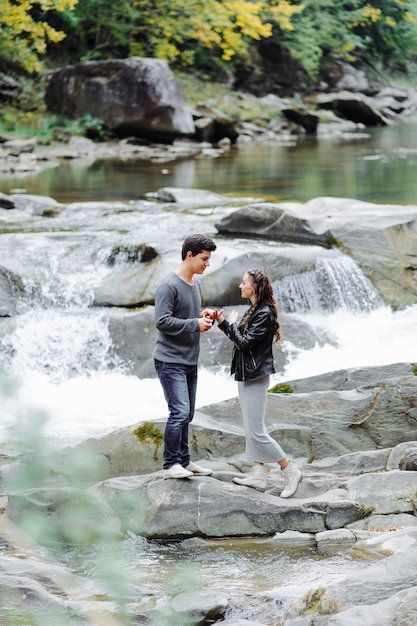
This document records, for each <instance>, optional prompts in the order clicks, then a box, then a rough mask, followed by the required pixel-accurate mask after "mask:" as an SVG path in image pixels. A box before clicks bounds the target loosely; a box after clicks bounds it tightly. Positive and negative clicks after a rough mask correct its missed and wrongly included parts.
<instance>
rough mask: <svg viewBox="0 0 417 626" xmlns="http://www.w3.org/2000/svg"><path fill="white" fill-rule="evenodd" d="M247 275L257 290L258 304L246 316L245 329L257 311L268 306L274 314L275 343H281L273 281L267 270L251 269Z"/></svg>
mask: <svg viewBox="0 0 417 626" xmlns="http://www.w3.org/2000/svg"><path fill="white" fill-rule="evenodd" d="M246 273H247V274H248V275H249V276H250V278H251V281H252V284H253V288H254V290H255V298H256V302H255V304H253V305H252V306H251V308H250V309H249V311H248V314H247V315H246V316H245V320H244V324H245V328H246V329H247V328H248V324H249V320H250V318H251V317H252V315H253V314H254V313H255V311H256V310H257V309H259V307H260V306H262V305H263V304H266V305H267V306H269V308H270V309H271V311H272V313H273V314H274V318H275V322H274V339H275V341H279V340H280V339H281V328H280V323H279V319H278V306H277V303H276V300H275V297H274V288H273V286H272V282H271V279H270V278H269V276H268V274H267V273H266V272H265V270H262V269H250V270H247V272H246Z"/></svg>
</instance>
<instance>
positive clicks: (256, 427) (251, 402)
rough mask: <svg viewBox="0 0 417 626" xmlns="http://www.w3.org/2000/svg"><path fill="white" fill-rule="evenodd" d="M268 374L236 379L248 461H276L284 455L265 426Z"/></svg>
mask: <svg viewBox="0 0 417 626" xmlns="http://www.w3.org/2000/svg"><path fill="white" fill-rule="evenodd" d="M268 387H269V376H265V378H260V379H259V380H253V381H242V382H241V381H238V383H237V389H238V394H239V402H240V407H241V409H242V417H243V427H244V429H245V437H246V456H247V457H248V459H249V460H250V461H258V462H259V463H276V462H277V461H281V460H282V459H283V458H284V457H285V456H286V455H285V452H284V451H283V449H282V448H281V446H280V445H279V444H278V443H277V442H276V441H275V440H274V439H272V437H271V436H270V435H269V434H268V433H267V430H266V427H265V409H266V397H267V392H268Z"/></svg>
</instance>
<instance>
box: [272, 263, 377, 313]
mask: <svg viewBox="0 0 417 626" xmlns="http://www.w3.org/2000/svg"><path fill="white" fill-rule="evenodd" d="M274 290H275V294H276V298H277V301H278V304H279V306H280V308H281V310H282V311H285V312H287V313H297V312H305V313H307V312H318V311H327V312H330V311H337V310H339V309H343V310H347V311H352V312H363V311H372V310H374V309H376V308H378V307H379V306H381V305H382V304H383V302H382V298H381V297H380V295H379V294H378V292H377V291H376V289H375V288H374V287H373V285H372V283H371V282H370V281H369V280H368V278H367V277H366V276H365V275H364V273H363V272H362V271H361V269H360V268H359V267H358V266H357V265H356V263H355V262H354V261H353V260H352V259H350V258H349V257H341V258H336V259H328V258H318V259H317V262H316V267H315V269H314V270H310V271H307V272H303V273H302V274H296V275H293V276H286V277H284V278H283V279H281V280H280V281H276V282H275V283H274Z"/></svg>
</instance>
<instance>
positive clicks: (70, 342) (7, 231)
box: [0, 125, 417, 626]
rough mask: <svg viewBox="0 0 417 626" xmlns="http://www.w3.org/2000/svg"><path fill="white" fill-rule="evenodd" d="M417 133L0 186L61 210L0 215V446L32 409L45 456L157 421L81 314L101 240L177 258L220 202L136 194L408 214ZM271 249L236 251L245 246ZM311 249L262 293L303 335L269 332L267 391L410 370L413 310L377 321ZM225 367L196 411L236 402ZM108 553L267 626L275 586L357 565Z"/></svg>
mask: <svg viewBox="0 0 417 626" xmlns="http://www.w3.org/2000/svg"><path fill="white" fill-rule="evenodd" d="M416 139H417V125H404V126H400V127H389V128H386V129H376V130H373V131H371V132H369V133H367V136H366V137H363V136H361V137H359V136H357V137H356V138H355V137H354V136H350V137H346V136H343V137H333V138H325V137H322V138H309V137H306V138H302V139H300V140H299V141H298V142H297V144H296V145H285V146H276V145H272V144H268V145H245V146H242V147H241V148H238V149H233V150H231V151H230V152H228V153H226V155H225V156H224V157H222V158H219V159H214V160H209V159H207V160H202V159H198V160H195V159H191V160H186V161H182V162H179V163H169V164H165V165H164V166H163V170H164V171H163V170H162V167H161V164H155V163H146V162H136V163H120V162H118V163H115V162H102V163H96V164H94V165H92V166H91V167H87V166H83V167H81V166H80V165H79V164H75V163H74V164H67V165H64V166H62V167H60V168H57V169H53V170H49V171H47V172H45V173H43V174H40V175H37V176H32V175H28V176H24V177H9V178H3V179H0V191H1V192H4V193H10V192H11V190H12V189H13V188H16V187H19V188H21V189H22V188H24V189H26V190H27V192H28V193H31V194H40V195H50V196H52V197H54V198H55V199H57V200H58V201H60V202H64V203H71V204H69V205H68V207H67V208H66V209H65V210H63V211H62V213H61V215H60V216H57V217H56V218H53V219H50V220H48V219H45V218H41V217H36V216H34V217H33V218H31V219H30V220H24V221H19V219H17V218H15V217H14V215H13V212H8V214H7V221H3V222H2V224H1V227H0V231H1V234H0V262H1V263H4V264H5V265H6V266H7V267H9V268H10V269H12V270H13V269H14V270H15V271H16V272H17V273H18V274H19V275H21V276H23V279H24V281H25V283H26V288H27V289H26V292H27V295H26V296H25V298H24V299H22V300H21V301H19V303H18V315H16V316H15V317H12V318H6V319H3V320H1V323H0V367H1V371H2V374H1V375H0V392H1V395H2V416H1V418H0V434H1V436H2V438H3V439H4V438H9V439H12V438H14V437H18V435H19V432H20V429H21V428H24V427H25V425H27V424H28V423H30V422H31V421H32V422H33V420H34V419H35V416H39V415H41V416H42V419H40V421H39V424H40V426H39V428H40V430H41V432H43V433H44V434H45V435H46V436H47V437H48V438H49V440H50V441H54V442H55V445H56V446H58V447H59V445H61V444H64V443H68V442H71V441H76V440H80V439H84V438H86V437H89V436H94V435H101V434H104V433H107V432H109V431H111V430H113V429H115V428H120V427H122V426H128V425H131V424H135V423H137V422H138V421H140V420H141V419H150V418H155V419H157V418H162V417H164V416H165V415H166V407H165V401H164V399H163V396H162V392H161V389H160V385H159V382H158V381H157V380H156V379H154V378H152V379H145V380H141V379H138V378H137V377H135V376H132V375H131V374H129V373H128V372H127V371H126V369H125V368H124V364H123V363H120V362H118V361H117V360H116V359H114V358H111V357H109V349H110V347H111V346H110V343H111V339H110V335H109V332H108V329H107V326H106V322H105V319H104V316H103V314H102V312H101V311H100V310H99V309H96V308H92V307H90V305H91V303H92V301H93V297H94V290H95V288H96V287H97V286H98V285H99V284H100V282H101V281H102V280H103V279H104V278H105V277H106V275H107V273H108V272H109V271H110V268H109V267H108V266H107V265H106V263H105V259H106V258H107V256H108V254H109V252H110V251H111V249H112V246H113V245H115V244H117V245H122V244H129V243H130V244H131V243H132V242H136V243H140V242H143V241H146V242H147V243H148V244H149V245H155V246H156V247H158V248H161V247H164V246H165V247H166V248H167V249H169V250H174V249H178V250H179V248H180V243H181V241H182V239H183V238H184V236H186V235H187V234H188V233H190V232H196V231H200V230H202V231H204V232H206V233H207V234H209V235H211V236H213V237H214V238H216V234H217V231H216V229H215V226H214V224H215V223H216V222H218V221H219V220H220V219H221V217H222V216H223V215H225V214H227V213H229V212H230V206H229V207H224V206H223V207H222V206H220V207H218V206H216V207H211V208H207V209H204V210H198V211H189V210H187V211H182V210H180V211H177V210H176V209H175V208H174V207H172V206H167V205H163V204H156V205H155V204H154V203H151V202H149V201H147V200H145V199H143V198H144V195H145V194H146V192H149V191H156V190H157V189H158V188H160V187H164V186H178V187H194V188H200V189H203V188H204V189H208V190H210V191H214V192H217V193H223V194H227V195H229V196H235V197H236V196H239V197H242V196H243V197H261V198H266V199H272V200H280V201H282V200H297V201H307V200H309V199H311V198H314V197H318V196H338V197H352V198H356V199H359V200H366V201H372V202H376V203H381V204H383V203H398V204H414V203H417V200H416V199H417V177H416V176H415V171H416V161H417V150H416V149H415V147H414V146H415V145H417V142H416ZM218 244H219V248H218V251H216V252H215V253H214V254H213V257H212V259H213V262H212V267H213V269H215V268H216V267H217V266H219V265H220V264H221V260H222V258H223V256H222V247H223V250H224V251H225V253H226V252H227V254H235V255H236V254H240V253H242V252H244V251H246V250H247V241H245V240H233V241H227V240H223V239H222V238H218ZM271 245H272V244H271V242H264V241H257V240H253V241H251V248H252V249H254V250H255V249H256V250H267V249H268V247H270V246H271ZM322 254H323V256H322V258H320V259H319V261H318V263H317V269H316V271H315V272H311V273H307V274H305V275H304V276H303V277H302V279H297V280H296V279H291V280H290V279H288V280H283V281H281V282H280V284H277V285H275V290H276V295H277V299H278V302H279V305H280V308H281V310H282V312H283V314H284V315H285V316H288V317H294V318H295V319H299V320H302V321H305V322H307V323H308V325H309V327H310V328H311V329H312V332H313V334H314V336H315V341H314V345H313V347H310V348H308V349H301V348H299V347H297V346H295V345H294V344H292V343H291V342H290V341H289V340H286V339H285V337H284V340H283V341H282V345H281V349H282V350H283V352H284V353H285V355H286V358H285V366H284V369H283V370H282V371H279V372H278V373H277V375H276V379H277V381H278V380H280V381H282V380H285V379H287V380H290V379H291V378H300V377H304V376H312V375H315V374H319V373H322V372H326V371H333V370H337V369H344V368H347V367H360V366H366V365H383V364H388V363H396V362H414V361H417V333H416V332H415V328H416V325H417V306H410V307H408V308H407V309H405V310H402V311H392V310H391V309H389V308H388V307H386V306H384V305H383V304H382V303H381V301H380V299H379V296H378V294H377V293H376V292H375V290H374V289H373V288H372V286H371V285H370V283H369V282H368V281H367V280H366V278H365V277H364V275H363V274H362V272H361V271H360V269H359V268H358V267H357V266H356V265H355V264H354V263H353V262H352V261H350V260H348V259H343V260H341V259H340V257H339V258H336V257H335V258H333V257H332V256H331V255H329V254H327V253H325V252H323V253H322ZM216 257H217V260H216ZM388 337H389V348H387V338H388ZM309 345H311V343H310V344H309ZM227 365H228V364H227ZM226 370H227V367H225V368H224V369H219V371H213V370H210V371H205V370H201V371H200V382H199V389H198V398H197V404H198V406H199V407H201V406H204V404H208V403H212V402H213V401H221V400H223V399H226V398H229V397H231V396H234V395H235V394H236V388H235V383H234V382H233V381H231V380H230V379H229V377H228V375H227V373H226ZM213 389H216V398H215V399H214V398H213V391H212V390H213ZM36 419H38V417H37V418H36ZM119 550H120V555H121V558H122V561H123V564H122V569H124V570H125V571H128V572H130V574H131V576H132V577H133V578H135V577H136V581H135V582H136V583H137V584H138V585H139V584H140V585H142V586H143V587H144V588H145V591H146V589H147V588H149V589H150V588H152V589H153V590H154V592H155V593H156V595H157V596H158V597H159V598H161V599H162V600H163V601H165V600H166V599H167V597H168V596H169V594H170V589H171V588H172V589H175V590H178V588H179V587H181V590H187V589H190V588H191V587H190V585H191V583H190V579H189V578H188V577H187V576H183V575H182V573H181V572H182V570H181V567H182V566H183V565H184V564H186V565H187V567H188V568H190V569H189V571H191V572H193V571H194V572H198V576H197V575H195V576H194V582H193V584H196V580H198V585H200V587H202V588H213V589H219V588H221V589H224V588H226V589H227V590H230V591H232V592H233V594H234V597H235V600H234V603H235V608H234V613H233V614H234V615H236V616H241V617H244V616H246V617H247V618H252V619H255V618H257V619H261V620H262V616H263V619H264V620H265V623H268V624H269V623H270V624H273V623H274V621H273V618H272V617H271V615H275V616H277V615H278V613H279V611H278V608H277V605H278V604H280V605H282V599H281V600H280V601H278V600H277V601H276V602H275V603H272V604H271V602H268V603H265V597H264V595H263V594H265V593H268V594H269V596H270V593H271V592H272V590H276V589H279V588H281V587H284V588H285V589H286V590H287V593H288V594H289V595H290V596H291V593H292V592H291V589H292V588H293V587H294V586H296V585H304V584H307V583H309V582H311V581H312V580H313V581H317V580H320V581H322V582H326V581H331V580H334V579H335V578H337V577H338V576H339V573H340V575H342V574H343V575H344V574H345V573H346V572H347V571H349V568H356V567H364V566H365V565H366V562H363V561H361V560H360V559H359V560H355V559H354V558H352V556H351V555H349V554H347V553H344V552H341V553H339V554H337V555H333V556H331V557H329V558H323V556H322V555H318V554H316V553H314V552H312V551H311V550H304V552H302V553H297V552H294V551H291V550H283V549H279V548H277V547H274V548H271V546H270V545H268V547H267V548H265V547H264V546H263V545H262V544H260V543H258V542H255V543H254V542H240V543H239V542H222V543H219V544H212V545H210V546H208V545H207V544H204V545H201V544H199V545H197V546H195V545H194V544H189V545H187V546H186V547H184V546H183V545H174V546H157V545H152V546H149V545H147V544H146V543H144V542H142V541H140V540H139V539H134V538H129V539H127V540H126V542H125V544H124V545H123V546H122V548H119ZM92 552H93V553H94V550H92ZM96 557H97V554H95V553H94V554H88V553H85V554H82V551H78V552H77V553H76V554H69V555H67V557H66V558H68V559H69V561H70V562H71V565H72V567H74V568H75V569H77V568H78V570H80V571H81V572H86V573H87V574H88V575H93V573H94V572H93V570H94V569H95V568H96V566H95V565H94V563H96V561H95V559H96ZM76 562H78V566H76V565H75V563H76ZM80 563H82V565H80ZM284 571H285V575H284V573H283V572H284ZM219 580H220V583H219ZM178 581H182V582H183V584H180V583H179V582H178ZM155 590H156V591H155ZM249 595H250V597H249ZM245 598H246V600H245ZM162 600H161V601H162ZM143 603H145V601H143ZM145 604H146V603H145ZM141 606H142V605H141ZM142 608H143V607H142ZM271 611H272V613H271ZM274 611H275V613H274ZM277 611H278V612H277ZM178 626H183V625H182V624H178Z"/></svg>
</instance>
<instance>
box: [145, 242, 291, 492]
mask: <svg viewBox="0 0 417 626" xmlns="http://www.w3.org/2000/svg"><path fill="white" fill-rule="evenodd" d="M216 248H217V246H216V244H215V243H214V241H213V240H212V239H209V238H208V237H205V236H204V235H201V234H194V235H190V236H189V237H187V238H186V239H185V240H184V242H183V245H182V251H181V258H182V261H181V263H180V264H179V266H178V267H177V269H176V270H175V272H172V273H171V274H170V275H169V276H168V277H167V278H166V279H165V281H164V282H163V283H162V284H161V285H160V286H159V287H158V289H157V292H156V295H155V325H156V329H157V335H156V343H155V350H154V363H155V371H156V373H157V375H158V378H159V380H160V382H161V385H162V389H163V392H164V396H165V400H166V402H167V405H168V411H169V416H168V421H167V424H166V428H165V434H164V474H165V476H166V477H167V478H187V477H190V476H193V475H200V476H208V475H210V474H212V470H210V469H206V468H203V467H201V466H199V465H197V464H196V463H194V462H192V461H191V459H190V453H189V446H188V430H189V428H188V427H189V424H190V422H191V420H192V419H193V415H194V410H195V399H196V391H197V377H198V357H199V349H200V333H202V332H206V331H208V330H210V328H211V327H212V325H213V324H214V323H215V322H217V323H218V325H219V328H220V330H222V331H223V332H224V333H225V335H226V336H227V337H228V338H229V339H230V340H231V341H232V342H233V345H234V350H233V358H232V364H231V374H232V375H234V378H235V380H236V381H237V385H238V396H239V403H240V407H241V411H242V418H243V426H244V430H245V440H246V456H247V457H248V459H250V460H251V461H252V463H253V465H252V469H251V471H250V472H249V474H247V475H245V476H243V477H242V478H240V477H236V478H234V479H233V482H235V483H237V484H238V485H243V486H245V487H251V488H253V489H256V490H257V491H261V492H264V491H265V489H266V486H267V480H268V472H269V468H268V467H267V464H268V463H269V464H270V463H278V465H279V466H280V468H281V470H282V473H283V476H284V478H285V486H284V490H283V491H282V493H281V497H282V498H289V497H291V496H293V495H294V494H295V492H296V491H297V488H298V485H299V483H300V481H301V480H302V474H301V472H300V470H299V469H298V468H297V467H296V466H295V465H294V463H292V462H291V461H290V460H289V459H288V458H287V456H286V455H285V452H284V451H283V449H282V448H281V446H280V445H279V444H278V443H277V442H276V441H275V440H274V439H273V438H272V437H271V436H270V435H269V434H268V433H267V431H266V427H265V409H266V399H267V392H268V388H269V377H270V375H271V374H274V373H275V368H274V360H273V355H272V345H273V342H274V341H278V340H279V339H280V336H281V334H280V324H279V320H278V309H277V305H276V301H275V298H274V293H273V287H272V282H271V280H270V278H269V276H268V275H267V273H266V272H265V271H264V270H262V269H248V270H247V271H246V272H245V274H244V275H243V278H242V281H241V283H240V284H239V289H240V291H241V296H242V298H243V299H245V300H248V301H249V303H250V306H249V308H248V310H247V311H246V312H245V313H244V315H243V317H242V319H241V320H240V321H238V313H237V311H232V312H231V313H230V314H229V315H228V317H227V319H226V318H225V317H224V316H223V310H220V311H218V310H217V309H205V310H204V311H203V312H201V285H200V283H199V282H198V280H195V278H194V277H195V275H201V274H203V272H204V271H205V269H206V268H207V267H208V266H209V264H210V257H211V253H212V252H214V251H215V250H216Z"/></svg>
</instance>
